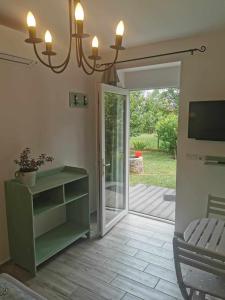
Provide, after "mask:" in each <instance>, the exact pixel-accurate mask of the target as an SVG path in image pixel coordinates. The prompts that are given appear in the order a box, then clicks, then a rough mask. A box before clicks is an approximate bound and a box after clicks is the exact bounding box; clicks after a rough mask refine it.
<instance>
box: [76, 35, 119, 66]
mask: <svg viewBox="0 0 225 300" xmlns="http://www.w3.org/2000/svg"><path fill="white" fill-rule="evenodd" d="M80 43H81V44H80V50H81V56H82V58H83V59H84V62H85V63H86V65H87V66H88V67H89V68H90V69H93V67H92V66H91V65H90V63H89V61H88V60H87V58H86V57H85V54H84V51H83V44H82V40H81V42H80ZM118 55H119V50H118V49H116V54H115V58H114V61H113V62H112V63H111V64H109V65H108V66H107V67H105V68H104V69H99V68H96V66H95V67H94V71H96V72H104V71H107V70H109V69H110V68H112V66H113V65H114V64H115V63H116V61H117V59H118Z"/></svg>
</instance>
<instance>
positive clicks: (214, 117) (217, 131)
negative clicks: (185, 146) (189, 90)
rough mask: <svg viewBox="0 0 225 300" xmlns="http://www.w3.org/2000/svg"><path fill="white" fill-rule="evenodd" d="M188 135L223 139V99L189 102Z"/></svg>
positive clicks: (207, 138)
mask: <svg viewBox="0 0 225 300" xmlns="http://www.w3.org/2000/svg"><path fill="white" fill-rule="evenodd" d="M188 137H189V138H193V139H196V140H208V141H225V100H224V101H221V100H220V101H193V102H190V104H189V123H188Z"/></svg>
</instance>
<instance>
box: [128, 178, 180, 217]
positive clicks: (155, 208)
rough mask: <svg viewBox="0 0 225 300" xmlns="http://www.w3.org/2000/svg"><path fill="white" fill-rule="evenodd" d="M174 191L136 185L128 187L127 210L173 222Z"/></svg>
mask: <svg viewBox="0 0 225 300" xmlns="http://www.w3.org/2000/svg"><path fill="white" fill-rule="evenodd" d="M175 197H176V192H175V190H174V189H168V188H163V187H158V186H148V185H144V184H137V185H135V186H130V194H129V210H130V211H135V212H137V213H141V214H146V215H150V216H154V217H157V218H161V219H167V220H170V221H175Z"/></svg>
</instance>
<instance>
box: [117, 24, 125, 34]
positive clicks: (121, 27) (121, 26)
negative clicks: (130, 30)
mask: <svg viewBox="0 0 225 300" xmlns="http://www.w3.org/2000/svg"><path fill="white" fill-rule="evenodd" d="M123 34H124V23H123V21H120V22H119V23H118V25H117V27H116V35H120V36H123Z"/></svg>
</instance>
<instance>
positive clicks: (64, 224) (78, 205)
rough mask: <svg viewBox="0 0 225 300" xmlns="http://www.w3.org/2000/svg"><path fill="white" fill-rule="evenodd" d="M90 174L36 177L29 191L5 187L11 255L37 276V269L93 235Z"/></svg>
mask: <svg viewBox="0 0 225 300" xmlns="http://www.w3.org/2000/svg"><path fill="white" fill-rule="evenodd" d="M88 186H89V183H88V174H87V172H86V171H85V170H84V169H80V168H75V167H68V166H65V167H61V168H57V169H52V170H49V171H44V172H39V173H38V174H37V183H36V185H35V186H34V187H28V186H25V185H23V184H21V183H19V182H18V181H17V180H10V181H7V182H6V183H5V194H6V209H7V221H8V234H9V245H10V254H11V258H12V259H13V261H14V262H15V263H16V264H18V265H19V266H21V267H23V268H24V269H26V270H28V271H30V272H31V273H32V274H33V275H35V273H36V270H37V267H38V266H39V265H40V264H41V263H43V262H44V261H46V260H47V259H48V258H50V257H51V256H53V255H54V254H56V253H57V252H59V251H61V250H63V249H64V248H65V247H67V246H68V245H70V244H71V243H73V242H75V241H76V240H77V239H79V238H81V237H83V236H85V235H86V236H88V237H89V235H90V212H89V193H88Z"/></svg>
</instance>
